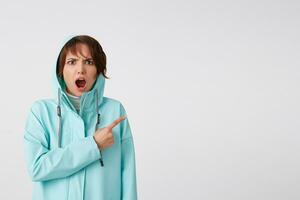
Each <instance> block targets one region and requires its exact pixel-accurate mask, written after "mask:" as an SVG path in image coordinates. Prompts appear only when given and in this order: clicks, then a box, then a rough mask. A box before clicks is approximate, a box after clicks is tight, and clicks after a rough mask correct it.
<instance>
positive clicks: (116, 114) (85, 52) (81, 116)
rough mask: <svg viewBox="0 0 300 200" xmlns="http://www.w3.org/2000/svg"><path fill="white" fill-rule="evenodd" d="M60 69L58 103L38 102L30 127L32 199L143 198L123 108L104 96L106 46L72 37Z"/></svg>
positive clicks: (27, 134)
mask: <svg viewBox="0 0 300 200" xmlns="http://www.w3.org/2000/svg"><path fill="white" fill-rule="evenodd" d="M54 71H55V74H54V76H53V77H54V82H53V83H54V84H55V85H54V89H55V93H56V92H57V95H58V96H57V99H56V98H55V99H41V100H37V101H35V102H34V103H33V104H32V106H31V109H30V111H29V113H28V116H27V121H26V125H25V133H24V147H25V155H26V162H27V170H28V173H29V175H30V177H31V179H32V181H33V184H34V187H33V197H32V199H34V200H42V199H43V200H52V199H53V200H67V199H68V200H77V199H78V200H79V199H80V200H117V199H118V200H120V199H123V200H125V199H128V200H135V199H137V188H136V170H135V169H136V168H135V152H134V143H133V137H132V133H131V129H130V126H129V121H128V119H127V118H126V111H125V109H124V107H123V105H122V104H121V103H120V102H119V101H117V100H115V99H112V98H108V97H104V96H103V92H104V85H105V78H107V77H106V75H105V74H106V56H105V53H104V52H103V50H102V47H101V45H100V44H99V43H98V41H97V40H95V39H94V38H92V37H90V36H87V35H80V36H75V37H73V38H71V39H70V40H69V41H67V42H66V44H65V45H64V46H63V48H62V49H61V51H60V53H59V55H58V59H57V64H56V66H55V70H54Z"/></svg>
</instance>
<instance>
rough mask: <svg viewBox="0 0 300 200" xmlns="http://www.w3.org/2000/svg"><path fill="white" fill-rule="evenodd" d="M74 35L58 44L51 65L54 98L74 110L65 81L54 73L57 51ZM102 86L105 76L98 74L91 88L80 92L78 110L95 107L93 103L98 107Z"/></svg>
mask: <svg viewBox="0 0 300 200" xmlns="http://www.w3.org/2000/svg"><path fill="white" fill-rule="evenodd" d="M74 36H75V35H74ZM74 36H68V37H66V38H65V39H64V40H63V41H62V43H61V44H60V45H59V47H57V49H56V54H55V55H56V56H55V58H54V64H53V67H52V77H51V80H52V90H53V95H54V98H55V99H57V102H59V101H60V102H61V103H62V104H66V105H67V106H69V107H70V108H71V109H72V110H74V111H75V112H76V109H75V107H74V106H73V104H72V103H71V101H70V100H69V98H68V96H67V94H66V84H65V81H64V80H62V79H61V78H59V77H58V76H57V74H56V70H57V68H58V65H57V63H58V62H57V61H58V57H59V53H60V51H61V49H62V48H63V46H64V45H65V43H67V41H69V40H70V39H71V38H72V37H74ZM104 86H105V77H104V76H103V75H102V74H99V75H98V77H97V79H96V80H95V83H94V85H93V87H92V88H91V90H90V91H88V92H83V93H82V95H81V98H80V112H81V111H85V110H90V109H95V106H94V105H95V104H97V105H98V107H99V106H100V104H101V103H102V101H103V93H104ZM59 98H60V99H59ZM96 102H97V103H96Z"/></svg>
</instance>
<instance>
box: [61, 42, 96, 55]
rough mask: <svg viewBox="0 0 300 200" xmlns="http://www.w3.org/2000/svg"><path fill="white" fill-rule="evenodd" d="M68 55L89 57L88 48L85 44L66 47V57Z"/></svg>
mask: <svg viewBox="0 0 300 200" xmlns="http://www.w3.org/2000/svg"><path fill="white" fill-rule="evenodd" d="M69 57H78V58H91V57H92V55H91V51H90V48H89V47H88V46H87V45H86V44H81V43H79V44H75V45H73V46H71V47H69V48H68V49H67V52H66V59H67V58H69Z"/></svg>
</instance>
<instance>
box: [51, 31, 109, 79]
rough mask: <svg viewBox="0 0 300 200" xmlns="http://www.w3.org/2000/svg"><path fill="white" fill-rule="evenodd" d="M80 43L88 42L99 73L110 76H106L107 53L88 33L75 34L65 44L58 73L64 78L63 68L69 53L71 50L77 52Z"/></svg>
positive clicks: (57, 68)
mask: <svg viewBox="0 0 300 200" xmlns="http://www.w3.org/2000/svg"><path fill="white" fill-rule="evenodd" d="M78 44H86V45H87V46H88V48H89V50H90V53H91V56H92V58H93V60H94V62H95V65H96V68H97V75H99V74H100V73H102V74H103V76H104V77H105V78H108V77H107V76H106V55H105V53H104V51H103V49H102V47H101V45H100V44H99V42H98V41H97V40H95V39H94V38H92V37H91V36H88V35H78V36H75V37H73V38H71V39H70V40H69V41H68V42H67V43H66V44H65V45H64V46H63V48H62V49H61V51H60V53H59V56H58V59H57V64H56V74H57V75H58V76H59V77H60V78H62V79H63V69H64V65H65V62H66V56H67V53H68V52H69V51H71V52H72V54H76V53H77V45H78Z"/></svg>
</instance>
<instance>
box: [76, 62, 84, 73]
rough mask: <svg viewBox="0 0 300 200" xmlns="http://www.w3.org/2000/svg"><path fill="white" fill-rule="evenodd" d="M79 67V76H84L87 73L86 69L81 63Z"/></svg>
mask: <svg viewBox="0 0 300 200" xmlns="http://www.w3.org/2000/svg"><path fill="white" fill-rule="evenodd" d="M78 65H79V66H78V67H77V74H84V73H85V68H84V64H83V63H80V64H78Z"/></svg>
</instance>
